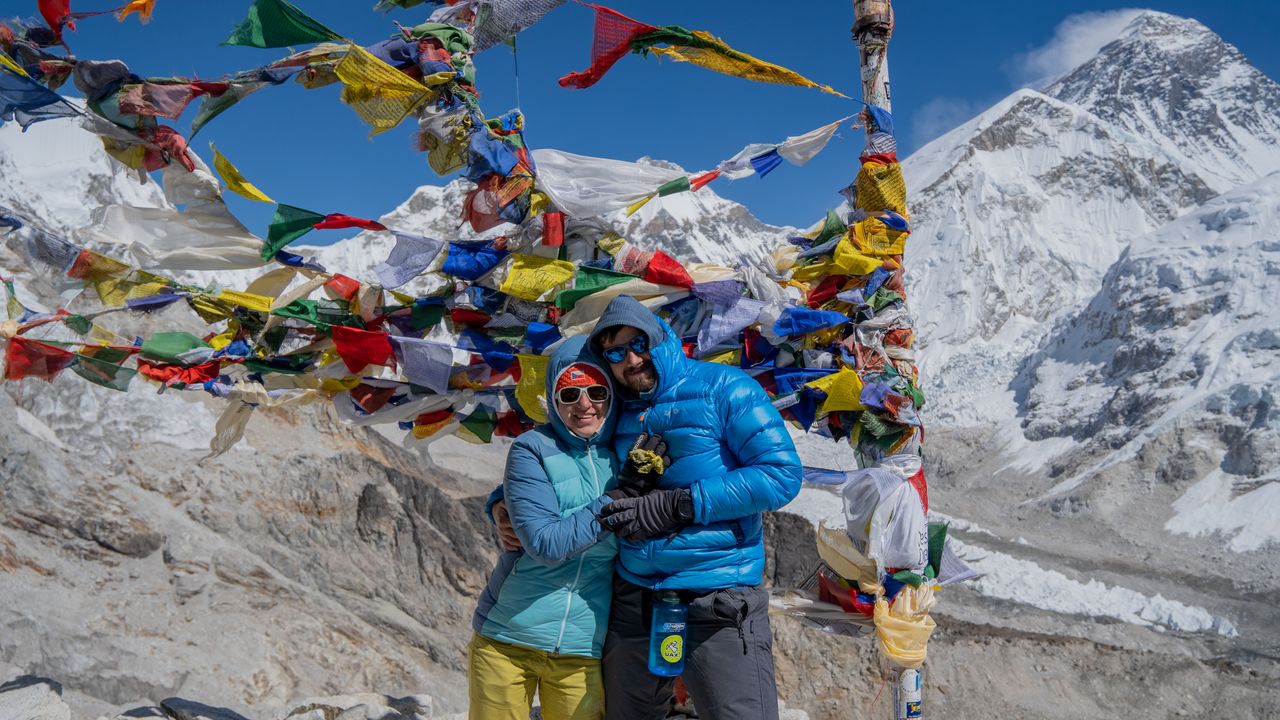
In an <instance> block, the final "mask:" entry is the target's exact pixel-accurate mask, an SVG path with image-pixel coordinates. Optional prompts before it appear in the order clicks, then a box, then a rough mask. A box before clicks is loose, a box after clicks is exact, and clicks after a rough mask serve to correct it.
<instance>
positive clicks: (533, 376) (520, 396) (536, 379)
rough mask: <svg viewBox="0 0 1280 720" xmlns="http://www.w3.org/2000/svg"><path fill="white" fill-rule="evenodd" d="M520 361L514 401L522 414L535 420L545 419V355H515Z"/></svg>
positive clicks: (541, 421) (542, 420) (544, 420)
mask: <svg viewBox="0 0 1280 720" xmlns="http://www.w3.org/2000/svg"><path fill="white" fill-rule="evenodd" d="M516 359H517V360H518V361H519V362H520V382H518V383H516V402H518V403H520V407H521V408H523V409H524V414H525V415H528V416H529V417H530V418H533V420H534V421H535V422H540V423H544V422H546V421H547V409H546V406H545V405H544V404H543V401H542V397H543V395H544V394H545V392H546V389H547V388H546V385H547V361H548V360H549V359H550V358H548V357H547V356H545V355H517V356H516Z"/></svg>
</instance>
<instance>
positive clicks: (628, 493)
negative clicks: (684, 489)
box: [608, 433, 671, 498]
mask: <svg viewBox="0 0 1280 720" xmlns="http://www.w3.org/2000/svg"><path fill="white" fill-rule="evenodd" d="M659 463H661V465H659ZM670 466H671V456H669V455H667V443H666V441H665V440H663V439H662V436H661V435H648V434H646V433H640V434H639V435H637V436H636V441H635V442H634V443H632V444H631V450H629V451H628V452H627V457H626V459H625V461H624V462H623V464H622V469H621V470H620V471H618V490H617V492H620V493H621V494H622V495H624V496H625V497H630V498H635V497H640V496H641V495H644V494H645V493H648V492H650V491H652V490H654V489H655V488H657V487H658V479H659V478H661V477H662V473H663V472H665V471H666V469H667V468H668V467H670ZM613 493H614V491H610V492H609V493H608V494H609V495H610V496H611V497H612V496H613Z"/></svg>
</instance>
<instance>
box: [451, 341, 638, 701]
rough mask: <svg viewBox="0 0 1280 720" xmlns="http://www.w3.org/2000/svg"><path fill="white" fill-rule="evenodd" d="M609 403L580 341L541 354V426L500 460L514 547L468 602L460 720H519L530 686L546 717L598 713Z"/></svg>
mask: <svg viewBox="0 0 1280 720" xmlns="http://www.w3.org/2000/svg"><path fill="white" fill-rule="evenodd" d="M615 404H616V400H615V398H614V393H613V384H612V382H611V381H610V379H609V374H608V372H607V371H605V370H604V369H602V368H601V367H600V365H599V363H598V362H597V361H596V360H595V359H594V358H593V357H592V356H591V355H590V351H589V350H588V349H587V346H586V342H585V338H582V337H575V338H570V339H568V340H566V341H565V342H564V343H563V344H562V345H561V346H560V347H559V348H557V349H556V350H555V352H553V353H552V355H551V358H550V361H549V363H548V368H547V405H548V412H547V416H548V422H547V423H545V424H543V425H540V426H538V427H536V428H534V429H533V430H531V431H529V432H527V433H525V434H523V435H521V436H520V437H519V438H518V439H517V440H516V442H515V443H514V444H513V445H512V446H511V451H510V453H509V455H508V456H507V468H506V475H505V477H504V479H503V494H504V495H505V499H506V506H507V512H509V513H510V515H511V521H512V524H513V526H514V529H515V532H516V534H517V535H518V536H519V538H520V542H521V543H522V544H523V546H524V550H523V551H514V552H506V553H503V555H502V557H501V558H499V560H498V564H497V567H495V568H494V570H493V573H492V574H491V575H490V577H489V584H488V586H487V587H486V588H485V590H484V592H483V593H482V594H481V596H480V602H479V604H478V606H477V607H476V612H475V617H474V619H473V621H472V625H473V627H474V629H475V632H476V634H475V636H474V637H473V638H472V641H471V646H470V648H469V652H468V662H469V668H468V680H469V694H470V700H471V710H470V717H471V720H496V719H501V720H524V719H525V718H528V717H529V710H530V706H531V705H532V702H533V695H534V691H535V690H537V691H538V696H539V698H540V701H541V707H542V714H543V717H545V718H547V720H595V719H597V718H602V717H603V715H604V690H603V686H602V683H601V677H600V655H601V651H602V649H603V646H604V634H605V629H606V627H607V626H608V622H609V603H610V599H611V597H610V596H611V585H612V581H613V566H614V559H615V558H616V556H617V554H618V544H617V540H616V539H615V538H614V536H613V534H612V533H610V532H609V531H607V530H605V529H604V528H603V527H601V525H600V523H599V522H598V521H597V520H596V515H597V513H599V512H600V509H601V508H603V507H604V506H605V505H606V504H608V503H609V502H611V501H612V500H614V499H616V498H620V497H623V496H624V495H625V494H627V493H626V492H625V491H623V490H618V489H615V488H616V487H617V484H618V480H617V477H618V460H617V457H616V455H615V454H614V451H613V450H612V444H611V440H612V436H613V424H614V419H613V414H614V413H613V411H614V407H615ZM659 454H661V450H660V451H659ZM633 474H634V473H633Z"/></svg>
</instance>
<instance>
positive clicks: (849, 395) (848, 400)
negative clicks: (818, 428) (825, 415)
mask: <svg viewBox="0 0 1280 720" xmlns="http://www.w3.org/2000/svg"><path fill="white" fill-rule="evenodd" d="M805 385H806V386H807V387H811V388H813V389H814V390H818V391H820V392H824V393H826V395H827V399H826V400H824V401H823V402H822V407H820V408H818V409H819V410H821V411H822V412H840V411H841V410H866V409H867V406H866V405H863V404H862V401H861V399H860V397H861V395H862V378H860V377H858V373H856V372H854V371H853V370H850V369H849V368H847V367H846V368H840V370H839V371H838V372H834V373H832V374H830V375H825V376H823V377H820V378H818V379H817V380H814V381H812V382H807V383H805Z"/></svg>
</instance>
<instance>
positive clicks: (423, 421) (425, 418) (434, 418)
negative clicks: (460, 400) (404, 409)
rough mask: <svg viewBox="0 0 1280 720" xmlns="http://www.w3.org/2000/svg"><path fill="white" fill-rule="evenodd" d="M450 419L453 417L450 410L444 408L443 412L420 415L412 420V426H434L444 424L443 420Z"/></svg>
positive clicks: (436, 411) (435, 411)
mask: <svg viewBox="0 0 1280 720" xmlns="http://www.w3.org/2000/svg"><path fill="white" fill-rule="evenodd" d="M451 417H453V410H452V408H445V409H443V410H433V411H431V412H425V413H422V414H421V415H419V416H418V417H416V418H414V419H413V424H414V425H435V424H436V423H441V422H444V421H445V420H448V419H449V418H451Z"/></svg>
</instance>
